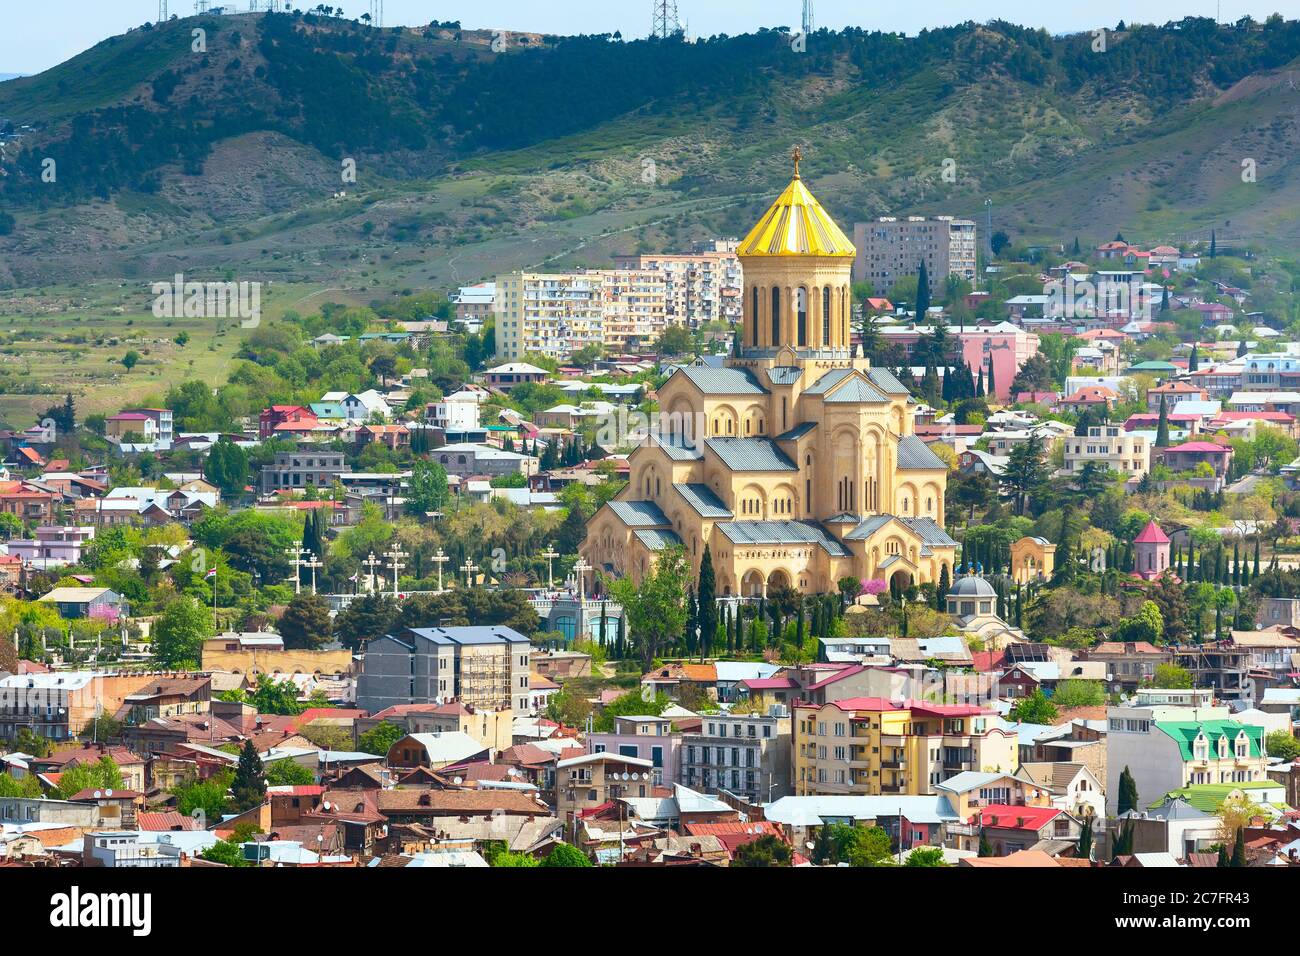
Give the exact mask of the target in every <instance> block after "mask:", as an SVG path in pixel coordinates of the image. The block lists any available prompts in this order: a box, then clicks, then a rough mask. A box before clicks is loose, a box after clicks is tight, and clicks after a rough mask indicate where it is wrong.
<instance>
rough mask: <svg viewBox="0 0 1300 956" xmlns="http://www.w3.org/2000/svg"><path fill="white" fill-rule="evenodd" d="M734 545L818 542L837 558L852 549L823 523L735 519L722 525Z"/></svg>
mask: <svg viewBox="0 0 1300 956" xmlns="http://www.w3.org/2000/svg"><path fill="white" fill-rule="evenodd" d="M718 528H719V529H720V530H721V531H722V533H723V534H724V535H726V536H727V540H728V541H730V542H731V543H732V544H736V545H746V544H817V545H821V547H822V548H824V549H825V550H826V552H827V553H828V554H830V555H831V556H832V557H836V558H847V557H848V556H849V550H848V548H846V547H844V545H842V544H840V542H839V541H837V540H836V539H835V538H834V537H833V536H832V535H831V534H830V533H829V532H828V531H827V530H826V529H825V528H823V527H822V526H821V525H818V524H813V523H812V522H811V521H732V522H728V523H726V524H720V525H718Z"/></svg>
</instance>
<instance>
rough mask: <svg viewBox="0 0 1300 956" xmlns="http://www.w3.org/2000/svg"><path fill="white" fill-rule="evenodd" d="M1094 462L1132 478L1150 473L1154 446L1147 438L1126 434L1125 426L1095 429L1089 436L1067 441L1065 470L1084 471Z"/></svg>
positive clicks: (1094, 427) (1089, 430)
mask: <svg viewBox="0 0 1300 956" xmlns="http://www.w3.org/2000/svg"><path fill="white" fill-rule="evenodd" d="M1089 462H1092V463H1094V464H1097V465H1101V466H1103V467H1105V468H1109V469H1110V470H1111V471H1116V472H1119V473H1120V474H1121V475H1126V476H1128V477H1130V478H1141V477H1142V476H1143V475H1145V474H1146V473H1147V472H1148V471H1150V470H1151V443H1150V442H1148V441H1147V439H1146V437H1145V436H1144V435H1138V434H1134V433H1132V432H1126V431H1125V430H1124V427H1123V426H1122V425H1093V426H1091V427H1089V428H1088V434H1087V435H1086V436H1074V437H1071V438H1067V439H1066V440H1065V470H1066V471H1069V472H1080V471H1083V468H1084V466H1085V465H1087V464H1088V463H1089Z"/></svg>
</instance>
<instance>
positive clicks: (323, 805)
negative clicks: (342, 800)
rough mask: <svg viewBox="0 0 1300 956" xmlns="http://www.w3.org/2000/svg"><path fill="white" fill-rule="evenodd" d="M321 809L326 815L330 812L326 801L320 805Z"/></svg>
mask: <svg viewBox="0 0 1300 956" xmlns="http://www.w3.org/2000/svg"><path fill="white" fill-rule="evenodd" d="M321 807H322V808H323V809H324V810H325V812H326V813H328V812H329V810H330V802H329V801H328V800H326V801H324V802H323V803H322V804H321Z"/></svg>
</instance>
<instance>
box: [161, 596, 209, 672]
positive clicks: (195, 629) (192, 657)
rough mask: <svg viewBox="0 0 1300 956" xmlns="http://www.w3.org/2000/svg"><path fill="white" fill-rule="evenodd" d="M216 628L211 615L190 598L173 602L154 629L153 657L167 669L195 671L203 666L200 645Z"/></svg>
mask: <svg viewBox="0 0 1300 956" xmlns="http://www.w3.org/2000/svg"><path fill="white" fill-rule="evenodd" d="M214 630H215V628H214V627H213V624H212V613H211V612H210V611H209V610H208V608H207V607H206V606H204V605H202V604H200V603H199V602H198V601H196V600H195V599H194V598H192V597H190V596H189V595H181V596H180V597H176V598H173V599H172V600H171V601H170V602H168V604H167V606H166V607H164V608H163V612H162V614H161V615H160V616H159V618H158V620H157V622H156V623H155V624H154V627H153V653H154V657H155V659H157V661H158V663H160V664H162V665H163V666H164V667H170V668H196V667H198V666H199V664H200V663H201V662H202V658H203V642H204V640H206V639H207V638H209V637H211V636H212V634H213V632H214Z"/></svg>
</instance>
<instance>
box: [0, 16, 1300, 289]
mask: <svg viewBox="0 0 1300 956" xmlns="http://www.w3.org/2000/svg"><path fill="white" fill-rule="evenodd" d="M196 29H201V30H204V31H206V32H205V34H204V36H203V39H204V41H205V42H204V48H203V49H202V50H201V51H200V52H195V51H194V49H193V45H194V31H195V30H196ZM505 39H506V44H505V48H504V50H501V51H500V52H494V50H493V48H492V46H491V45H490V43H489V38H487V37H485V36H484V35H482V34H470V33H461V32H460V31H458V30H456V29H452V28H429V29H425V30H409V29H403V30H397V29H394V30H371V29H369V28H367V27H364V26H362V25H360V24H357V23H353V22H347V21H340V20H337V19H328V18H318V17H314V16H303V17H298V16H291V15H281V14H263V15H242V16H234V17H210V16H205V17H187V18H185V19H181V20H175V21H172V22H169V23H166V24H163V25H161V26H146V27H143V28H140V29H137V30H134V31H132V32H131V33H128V34H126V35H125V36H120V37H114V38H112V39H109V40H106V41H104V42H103V43H101V44H99V45H98V46H96V47H95V48H93V49H91V50H89V51H87V52H85V53H84V54H82V55H80V56H78V57H76V58H74V59H72V60H70V61H69V62H67V63H65V64H63V65H61V66H59V67H57V68H55V69H53V70H50V71H48V72H46V73H44V74H41V75H40V76H35V77H28V78H23V79H19V80H14V81H10V82H7V83H4V84H3V85H0V123H4V122H9V123H12V124H14V125H15V126H20V125H25V124H30V125H31V126H33V127H35V131H34V132H33V133H32V134H31V135H29V136H27V137H25V138H24V139H23V140H21V141H20V143H19V145H20V147H21V149H20V150H19V151H18V152H17V153H12V152H11V153H10V154H9V155H7V156H6V157H5V159H4V160H3V162H2V163H0V169H3V171H4V172H5V174H6V175H5V176H3V177H0V202H3V203H4V208H7V209H11V210H12V211H13V212H12V214H13V215H14V217H15V219H16V222H15V225H14V228H13V229H12V231H11V232H10V234H8V235H5V236H0V289H9V290H22V293H23V295H24V296H26V295H28V294H35V295H36V296H37V297H38V298H40V297H47V296H49V295H52V294H54V293H55V291H56V290H57V289H60V288H72V289H76V288H84V287H87V286H94V285H95V284H99V285H100V286H101V290H100V294H101V296H102V298H103V300H104V302H105V304H106V305H108V306H109V307H111V308H115V309H121V310H123V311H124V312H125V313H129V314H135V313H139V312H141V311H143V310H144V308H145V305H146V303H147V295H146V290H147V283H148V282H149V281H152V280H155V279H157V278H159V277H160V276H169V275H171V274H172V273H174V272H177V271H184V272H186V273H187V274H191V275H195V276H199V277H204V276H221V275H226V274H230V275H237V276H238V277H239V278H241V279H259V278H260V279H262V280H264V281H268V282H271V283H273V284H279V285H281V286H283V287H285V288H286V289H302V290H304V291H303V293H302V294H304V295H305V294H308V292H309V291H320V290H329V295H330V296H333V297H338V298H350V299H353V300H355V301H361V302H364V301H368V300H370V299H373V298H376V297H378V296H381V295H384V294H388V293H392V292H395V291H400V290H402V289H406V288H421V287H426V286H429V285H436V286H449V285H453V284H456V283H463V282H469V281H474V280H477V279H479V278H482V277H484V276H489V275H492V274H494V273H496V272H499V271H506V270H509V269H514V268H523V267H543V266H556V267H559V266H572V265H580V264H590V265H597V264H604V263H606V262H607V261H608V257H609V255H611V254H612V253H614V252H625V251H634V250H636V249H668V248H679V247H680V246H681V245H683V244H684V243H686V242H688V241H689V240H690V239H692V238H703V237H707V236H710V235H715V234H733V235H734V234H738V233H740V232H742V231H743V230H744V229H745V228H746V227H747V226H748V224H750V223H751V222H752V221H753V219H754V217H755V216H756V215H757V214H758V213H759V212H760V211H761V209H762V208H763V206H764V203H765V201H766V200H768V199H769V198H770V196H771V195H772V193H773V192H774V191H775V190H777V189H779V188H780V186H781V185H783V183H784V180H785V179H786V178H787V177H788V174H789V159H788V154H789V151H790V148H791V146H792V145H793V144H794V143H796V142H800V143H803V144H804V145H805V153H806V155H807V163H806V166H805V175H806V177H807V178H808V179H809V180H810V181H811V182H812V184H813V186H814V188H815V189H816V190H817V192H818V194H819V196H820V198H821V199H822V200H823V202H824V203H826V205H827V206H828V208H830V209H831V211H832V212H833V214H834V215H835V216H836V217H837V218H838V219H839V220H840V221H841V222H842V223H844V224H845V225H846V226H847V225H848V224H850V223H852V222H853V221H854V220H860V219H862V218H866V217H870V216H876V215H882V214H896V215H907V214H926V213H929V214H934V213H951V214H954V215H964V216H969V217H977V218H979V219H980V221H981V224H982V223H983V222H984V214H985V199H986V198H991V199H993V201H994V207H993V209H994V226H995V228H1000V229H1005V230H1006V231H1008V232H1010V233H1011V234H1013V235H1014V236H1016V237H1018V238H1024V239H1027V240H1030V241H1048V242H1069V241H1071V240H1072V239H1073V237H1074V236H1076V235H1077V236H1080V237H1081V240H1082V241H1083V242H1084V243H1088V242H1095V241H1100V240H1104V239H1107V238H1110V237H1111V235H1113V233H1114V232H1115V231H1116V230H1117V229H1122V230H1123V232H1124V235H1125V236H1126V237H1127V238H1129V239H1130V240H1134V241H1142V240H1144V239H1146V240H1156V239H1167V238H1175V239H1179V238H1182V239H1189V238H1197V237H1202V236H1208V233H1209V230H1210V229H1211V228H1216V229H1217V230H1218V233H1219V235H1220V237H1228V236H1239V237H1243V238H1245V239H1247V240H1258V241H1259V242H1260V243H1261V244H1269V245H1273V246H1275V247H1278V246H1280V247H1281V248H1283V249H1285V250H1288V251H1292V250H1296V249H1300V229H1298V228H1297V224H1296V222H1295V220H1294V217H1292V216H1290V215H1289V214H1288V210H1289V209H1293V208H1294V207H1295V200H1296V199H1297V198H1300V178H1298V171H1297V164H1296V160H1295V158H1294V157H1295V156H1296V155H1297V147H1300V128H1298V127H1297V122H1296V103H1297V102H1300V100H1297V96H1300V93H1297V91H1296V89H1295V87H1296V85H1297V81H1296V80H1295V79H1293V78H1292V76H1293V74H1292V72H1291V71H1292V70H1293V69H1294V68H1295V66H1296V64H1295V60H1296V57H1297V56H1298V55H1300V24H1297V23H1296V22H1290V21H1282V20H1280V19H1274V20H1270V21H1269V22H1268V23H1266V24H1251V23H1245V24H1242V25H1238V26H1224V27H1216V26H1215V24H1214V23H1213V22H1212V21H1208V20H1185V21H1182V22H1181V23H1178V24H1171V25H1167V26H1165V27H1158V28H1157V27H1143V28H1135V29H1133V30H1125V31H1121V32H1118V33H1115V32H1112V33H1110V34H1108V36H1107V48H1106V51H1105V52H1094V50H1093V48H1092V44H1093V37H1092V36H1091V35H1081V36H1076V37H1066V38H1053V37H1050V36H1048V35H1047V34H1045V33H1043V32H1041V31H1030V30H1025V29H1022V28H1019V27H1016V26H1013V25H1010V24H1005V23H993V24H988V25H975V24H967V25H963V26H960V27H954V28H950V29H943V30H935V31H930V32H927V33H925V34H922V35H921V36H919V37H913V38H903V37H899V36H895V35H890V34H880V33H868V32H865V31H860V30H846V31H844V32H843V33H838V34H832V33H829V32H825V31H823V32H819V33H817V34H815V35H813V36H812V37H810V38H809V39H808V44H807V50H806V52H802V53H798V52H795V51H794V50H793V49H792V48H791V45H790V42H789V38H788V36H786V35H785V34H784V33H782V32H778V31H763V32H760V33H757V34H749V35H745V36H740V37H717V38H711V39H709V40H708V41H705V42H700V43H694V44H684V43H680V42H676V41H636V42H622V41H620V40H615V39H613V38H608V37H573V38H557V37H536V36H522V35H520V36H513V35H508V36H506V37H505ZM1294 75H1296V76H1300V71H1298V72H1297V73H1295V74H1294ZM46 157H50V158H53V159H55V160H56V162H57V180H56V182H54V183H46V182H43V181H42V179H41V175H40V174H41V170H42V166H41V162H42V160H43V159H45V158H46ZM1247 159H1249V160H1253V161H1254V165H1255V168H1256V170H1257V178H1256V181H1255V182H1253V183H1246V182H1243V181H1242V175H1241V173H1242V161H1243V160H1247ZM348 160H352V161H354V162H355V166H356V170H357V177H356V182H345V181H344V180H343V178H342V176H341V172H342V169H343V166H344V163H345V162H346V161H348ZM947 160H951V163H948V164H946V163H945V161H947ZM945 168H948V169H951V170H952V171H953V173H954V175H953V176H951V177H948V178H945V176H944V170H945ZM651 173H653V175H651ZM949 180H951V181H949ZM115 280H116V281H115ZM121 280H125V282H122V281H121ZM16 301H18V298H17V297H16V296H11V298H10V300H9V302H8V304H7V305H8V307H6V302H5V300H4V299H0V312H4V311H15V310H17V311H21V308H20V307H16V306H15V305H14V303H15V302H16ZM69 301H70V300H69Z"/></svg>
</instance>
